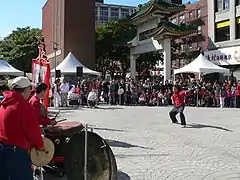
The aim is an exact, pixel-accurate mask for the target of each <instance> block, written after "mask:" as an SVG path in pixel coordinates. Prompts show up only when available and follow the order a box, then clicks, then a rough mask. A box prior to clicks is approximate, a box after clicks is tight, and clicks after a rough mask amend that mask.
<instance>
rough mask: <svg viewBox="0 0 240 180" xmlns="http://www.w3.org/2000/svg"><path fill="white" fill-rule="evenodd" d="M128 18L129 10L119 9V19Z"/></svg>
mask: <svg viewBox="0 0 240 180" xmlns="http://www.w3.org/2000/svg"><path fill="white" fill-rule="evenodd" d="M127 16H129V9H126V8H121V18H126V17H127Z"/></svg>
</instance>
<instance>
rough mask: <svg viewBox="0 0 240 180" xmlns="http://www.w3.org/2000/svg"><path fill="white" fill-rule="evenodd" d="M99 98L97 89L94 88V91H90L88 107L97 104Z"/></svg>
mask: <svg viewBox="0 0 240 180" xmlns="http://www.w3.org/2000/svg"><path fill="white" fill-rule="evenodd" d="M97 100H98V96H97V90H96V89H92V91H90V92H89V94H88V97H87V103H88V107H94V106H95V105H96V104H97Z"/></svg>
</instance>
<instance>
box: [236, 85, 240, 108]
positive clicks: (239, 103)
mask: <svg viewBox="0 0 240 180" xmlns="http://www.w3.org/2000/svg"><path fill="white" fill-rule="evenodd" d="M236 107H237V108H240V81H238V84H237V87H236Z"/></svg>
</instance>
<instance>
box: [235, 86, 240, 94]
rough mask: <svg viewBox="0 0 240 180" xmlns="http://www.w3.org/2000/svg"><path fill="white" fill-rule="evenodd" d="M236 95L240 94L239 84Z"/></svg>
mask: <svg viewBox="0 0 240 180" xmlns="http://www.w3.org/2000/svg"><path fill="white" fill-rule="evenodd" d="M236 96H240V85H237V88H236Z"/></svg>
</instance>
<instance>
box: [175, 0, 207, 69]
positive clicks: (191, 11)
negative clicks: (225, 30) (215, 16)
mask: <svg viewBox="0 0 240 180" xmlns="http://www.w3.org/2000/svg"><path fill="white" fill-rule="evenodd" d="M185 6H186V9H185V10H184V11H182V12H180V13H178V14H176V15H175V16H173V17H171V18H170V20H171V22H172V23H175V24H178V25H181V24H187V25H194V26H197V27H198V30H197V31H196V33H193V34H191V35H190V36H187V37H183V38H181V39H178V40H176V41H177V42H178V43H180V44H181V47H180V49H179V50H177V51H176V52H175V53H176V54H177V57H178V59H174V60H173V62H172V67H173V68H174V69H175V68H179V67H182V66H184V65H186V64H188V63H189V62H191V61H192V60H194V59H195V58H196V57H197V56H198V55H199V53H200V52H202V51H206V50H207V49H208V13H207V0H199V1H197V2H195V3H190V2H188V3H187V4H185Z"/></svg>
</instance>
